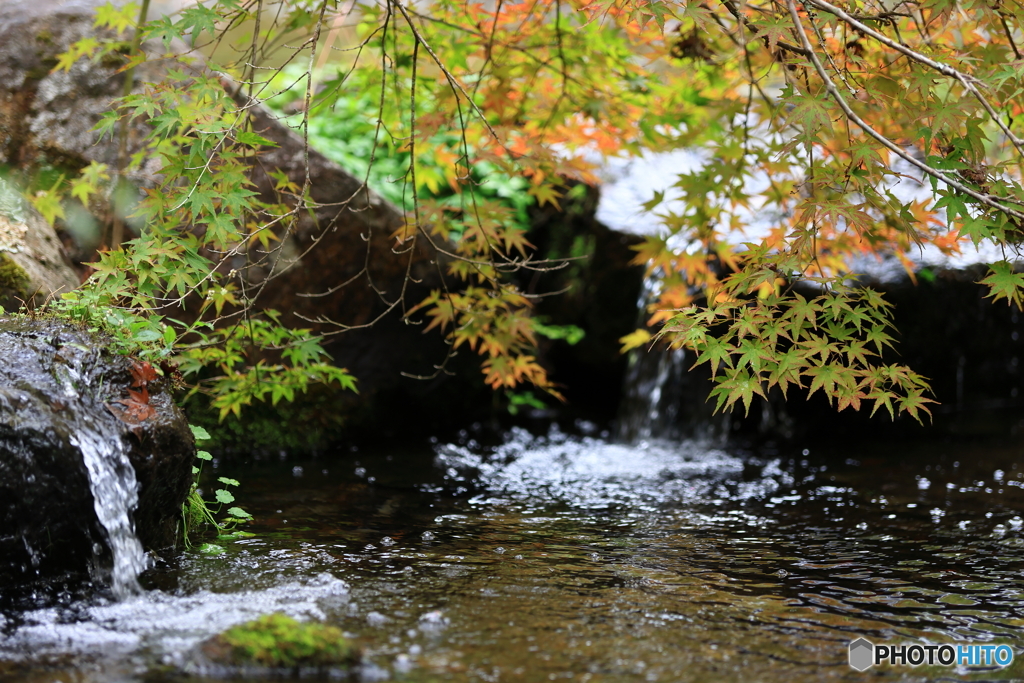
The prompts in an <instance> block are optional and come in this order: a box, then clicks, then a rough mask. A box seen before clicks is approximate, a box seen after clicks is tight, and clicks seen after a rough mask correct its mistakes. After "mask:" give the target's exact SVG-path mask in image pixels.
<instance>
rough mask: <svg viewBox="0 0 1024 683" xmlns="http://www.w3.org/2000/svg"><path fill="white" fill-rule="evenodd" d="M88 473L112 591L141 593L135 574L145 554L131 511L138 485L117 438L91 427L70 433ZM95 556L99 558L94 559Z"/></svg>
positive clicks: (142, 565) (125, 594)
mask: <svg viewBox="0 0 1024 683" xmlns="http://www.w3.org/2000/svg"><path fill="white" fill-rule="evenodd" d="M71 443H72V444H73V445H75V446H77V447H78V448H79V450H81V452H82V458H83V460H84V461H85V466H86V469H87V470H88V472H89V488H90V490H91V491H92V496H93V500H94V507H95V509H96V517H97V518H99V521H100V524H101V525H102V526H103V529H104V530H105V531H106V534H107V543H108V544H109V545H110V551H111V553H112V554H113V558H114V566H113V568H112V570H111V590H113V592H114V595H115V596H116V597H117V598H119V599H124V598H127V597H130V596H132V595H137V594H138V593H140V592H141V590H142V589H141V588H140V587H139V581H138V576H139V574H140V573H141V572H142V571H143V570H144V569H146V565H147V561H146V553H145V551H144V550H143V549H142V543H141V542H140V541H139V538H138V536H136V535H135V525H134V523H133V522H132V513H133V512H134V511H135V508H136V506H137V505H138V503H139V484H138V481H136V479H135V470H134V468H133V467H132V464H131V463H130V462H129V461H128V455H127V454H126V453H125V452H124V447H123V446H122V444H121V439H120V438H114V439H112V438H110V436H109V435H104V434H101V433H99V432H98V431H96V430H93V429H82V430H81V431H79V432H78V433H77V434H74V435H72V437H71ZM97 559H98V558H97Z"/></svg>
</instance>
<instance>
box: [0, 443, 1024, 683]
mask: <svg viewBox="0 0 1024 683" xmlns="http://www.w3.org/2000/svg"><path fill="white" fill-rule="evenodd" d="M472 445H473V444H468V445H463V446H458V445H451V446H440V447H438V448H436V449H434V451H433V452H394V453H388V452H379V453H368V452H360V453H353V454H345V456H344V457H334V458H323V459H320V460H316V461H307V462H294V461H287V462H284V461H282V462H272V463H270V462H262V463H261V462H256V463H251V464H247V465H242V464H238V465H233V466H230V467H229V466H227V465H225V466H223V467H221V468H220V470H219V471H218V474H219V475H226V476H231V477H235V478H237V479H239V480H241V481H242V483H243V486H242V488H241V490H240V493H239V500H240V502H241V503H242V504H243V505H244V506H245V507H246V508H247V509H248V510H249V511H250V512H252V513H253V514H254V515H255V517H256V519H257V522H256V523H255V524H253V525H251V526H250V527H249V528H248V529H247V531H248V532H250V533H252V534H253V535H252V536H242V537H234V538H225V539H219V540H215V539H210V540H211V541H213V542H215V543H216V544H217V545H219V546H221V547H222V549H223V552H221V553H219V554H217V553H211V552H209V551H210V550H211V548H206V549H205V552H201V551H200V550H198V549H195V550H192V551H190V552H187V553H184V554H183V555H181V556H180V557H176V558H166V560H167V562H165V563H163V564H162V565H161V566H160V567H158V568H156V569H153V570H150V572H148V573H147V575H146V576H144V577H143V583H144V584H145V585H147V586H148V587H149V588H150V590H149V592H148V593H147V594H146V595H145V596H143V597H139V598H133V599H130V600H128V601H126V602H121V603H116V602H107V601H105V600H103V599H102V598H96V599H93V600H85V601H83V600H76V601H70V602H65V604H63V605H61V604H56V605H48V606H41V607H39V608H37V609H29V610H27V611H17V612H14V611H9V612H8V613H5V614H3V615H2V616H0V681H5V682H6V681H27V682H31V683H52V682H54V681H67V682H71V681H74V682H76V683H79V682H81V683H85V682H92V681H97V682H98V681H104V682H106V681H126V682H127V681H164V680H176V681H183V682H192V683H199V682H200V681H203V682H205V681H208V680H210V679H209V678H204V677H203V675H201V674H202V672H201V671H198V670H197V669H195V667H194V660H193V658H192V654H191V653H192V652H193V648H194V647H195V645H196V644H197V643H198V642H199V641H201V640H202V639H204V638H206V637H209V636H210V635H212V634H213V633H216V632H218V631H220V630H223V629H225V628H227V627H228V626H230V625H233V624H235V623H239V622H241V621H244V620H247V619H251V618H253V617H255V616H257V615H259V614H261V613H265V612H271V611H284V612H287V613H289V614H292V615H293V616H296V617H298V618H303V619H323V620H327V621H329V622H332V623H335V624H337V625H339V626H340V627H341V628H342V629H343V630H344V631H346V632H347V633H350V634H352V635H353V637H354V638H355V640H356V641H357V642H358V643H359V645H360V646H361V647H362V649H363V651H364V653H365V657H364V660H365V664H364V665H363V667H362V668H361V669H360V671H359V672H358V677H360V678H361V679H362V680H406V681H417V682H418V681H516V680H522V681H541V680H575V681H585V680H589V681H740V680H743V681H785V682H786V683H797V682H799V681H808V682H810V681H822V680H865V679H868V678H870V679H871V680H877V679H879V678H885V679H893V680H915V679H919V680H937V679H941V678H945V679H948V680H962V679H963V678H965V677H970V678H978V679H1008V678H1015V677H1016V678H1020V677H1024V673H1022V672H1024V666H1022V665H1024V651H1022V647H1024V637H1022V635H1021V634H1022V633H1024V631H1022V626H1024V529H1022V527H1024V488H1022V487H1024V458H1022V457H1021V456H1022V448H1021V447H1020V446H1007V445H999V444H984V445H982V444H967V443H938V444H934V443H933V444H917V445H915V446H913V447H912V448H910V447H908V446H906V445H903V444H888V445H885V444H868V445H861V446H856V447H854V446H848V447H833V448H831V449H830V450H829V451H828V452H826V451H824V450H817V449H815V450H813V451H809V452H806V451H803V450H802V449H798V448H793V449H788V450H781V451H779V452H777V453H767V454H757V455H750V454H737V453H728V452H725V451H720V450H715V449H709V448H705V447H701V446H699V445H697V444H693V443H683V444H640V445H638V446H629V447H627V446H620V445H613V444H609V443H607V442H605V441H602V440H599V439H589V438H576V437H573V438H569V437H564V436H561V435H558V434H554V435H551V436H550V437H548V438H544V439H536V438H532V437H529V436H528V435H526V434H525V433H514V434H511V435H509V438H508V440H507V442H506V444H505V445H504V446H501V447H499V448H497V449H492V450H491V451H489V452H487V453H485V454H481V452H480V450H479V449H475V448H472ZM1018 463H1020V464H1018ZM213 550H216V549H213ZM859 636H864V637H866V638H868V639H869V640H872V641H874V642H876V643H880V642H892V643H897V642H911V641H914V642H929V643H942V642H968V641H970V642H984V643H995V642H1000V643H1008V644H1010V645H1011V646H1012V647H1013V649H1014V652H1015V662H1014V664H1013V665H1012V666H1011V667H1010V668H1009V669H1007V670H1002V671H997V670H994V669H987V670H985V669H969V668H959V669H957V668H938V667H932V668H928V667H921V668H913V667H888V666H883V667H875V668H872V669H869V670H868V671H867V672H865V673H857V672H856V671H854V670H853V669H851V668H850V667H849V665H848V664H847V646H848V643H849V642H850V641H851V640H853V639H855V638H857V637H859ZM183 670H185V671H189V670H191V671H192V672H193V673H191V674H189V673H182V671H183Z"/></svg>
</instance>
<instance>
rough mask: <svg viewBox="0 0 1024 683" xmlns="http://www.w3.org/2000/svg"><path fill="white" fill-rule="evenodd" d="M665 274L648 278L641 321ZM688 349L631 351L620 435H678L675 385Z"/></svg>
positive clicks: (627, 439) (641, 437) (641, 322)
mask: <svg viewBox="0 0 1024 683" xmlns="http://www.w3.org/2000/svg"><path fill="white" fill-rule="evenodd" d="M660 288H661V275H660V274H659V273H653V274H649V275H647V277H646V278H644V283H643V287H642V288H641V290H640V298H639V300H638V301H637V311H638V320H637V324H638V325H640V326H644V325H646V323H647V306H648V305H649V304H650V303H651V302H652V301H654V300H655V299H657V296H658V292H659V290H660ZM686 358H687V353H686V351H685V350H684V349H668V348H665V347H663V346H655V347H654V348H647V347H641V348H638V349H633V350H632V351H631V352H630V354H629V366H628V368H627V370H626V377H625V382H624V386H623V392H622V393H623V401H622V409H621V410H620V411H619V420H618V422H619V427H618V430H617V431H618V434H617V436H618V438H619V439H620V440H622V441H625V442H627V443H638V442H641V441H647V440H650V439H664V438H670V437H671V436H674V433H675V428H674V427H675V422H676V418H677V417H678V410H679V403H678V401H677V400H676V399H677V398H678V397H677V396H676V395H675V393H676V392H675V391H673V389H674V388H676V387H678V386H679V383H680V381H681V379H682V374H683V373H684V372H686V365H685V361H686Z"/></svg>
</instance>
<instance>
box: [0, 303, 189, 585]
mask: <svg viewBox="0 0 1024 683" xmlns="http://www.w3.org/2000/svg"><path fill="white" fill-rule="evenodd" d="M133 363H135V362H134V361H132V360H131V359H129V358H127V357H125V356H119V355H115V354H114V353H112V352H111V351H110V350H109V348H108V345H107V343H106V342H105V340H104V339H103V338H101V337H99V336H98V335H95V334H92V333H89V332H87V331H84V330H81V329H78V328H76V327H74V326H71V325H68V324H66V323H60V322H56V321H49V320H27V319H10V318H0V586H3V587H11V586H17V585H23V584H26V583H31V582H34V581H36V580H38V579H54V578H72V577H77V578H84V577H85V576H86V575H90V576H92V578H94V579H102V580H107V579H109V580H110V581H111V583H112V587H113V589H114V592H115V593H117V594H122V595H124V594H128V593H131V592H132V591H133V590H134V589H135V588H136V587H137V584H136V578H135V577H136V575H137V573H138V572H139V571H141V570H142V569H143V568H144V566H145V557H144V555H143V548H147V549H157V548H163V547H166V546H170V545H173V544H174V543H175V540H176V537H177V523H178V518H179V515H180V510H181V503H182V501H183V500H184V499H185V496H186V495H187V493H188V490H189V484H190V481H191V466H192V460H193V458H194V456H195V443H194V440H193V438H192V435H191V432H190V430H189V428H188V423H187V422H186V420H185V418H184V416H183V415H182V413H181V411H180V410H178V408H177V407H176V406H175V405H174V403H173V401H172V399H171V396H170V394H169V392H168V391H167V389H166V387H165V386H164V383H163V382H162V380H154V381H151V382H147V383H146V386H145V389H146V393H147V394H148V397H147V400H146V401H145V407H144V408H142V407H139V406H136V409H135V410H134V411H133V410H131V408H132V406H131V404H130V402H129V404H125V403H123V402H124V401H126V400H127V399H128V398H129V395H128V393H127V390H128V389H129V388H130V387H132V385H133V382H135V383H137V381H136V380H135V379H134V378H133V375H132V366H133ZM136 390H139V387H138V386H136ZM115 415H118V416H120V417H117V416H115Z"/></svg>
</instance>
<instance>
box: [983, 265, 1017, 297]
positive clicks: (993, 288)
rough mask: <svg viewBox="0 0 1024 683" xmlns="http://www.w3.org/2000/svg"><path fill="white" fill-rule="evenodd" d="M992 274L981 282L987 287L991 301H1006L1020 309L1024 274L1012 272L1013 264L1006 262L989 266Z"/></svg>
mask: <svg viewBox="0 0 1024 683" xmlns="http://www.w3.org/2000/svg"><path fill="white" fill-rule="evenodd" d="M989 268H990V270H991V271H992V274H991V275H989V276H988V277H987V278H985V279H984V280H982V281H981V284H983V285H988V287H989V294H988V296H990V297H992V300H993V301H999V300H1000V299H1006V302H1007V303H1009V304H1016V305H1017V307H1018V308H1020V307H1021V301H1022V299H1021V289H1022V288H1024V274H1021V273H1015V272H1013V270H1014V269H1013V264H1012V263H1010V262H1008V261H998V262H996V263H993V264H992V265H991V266H989Z"/></svg>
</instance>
